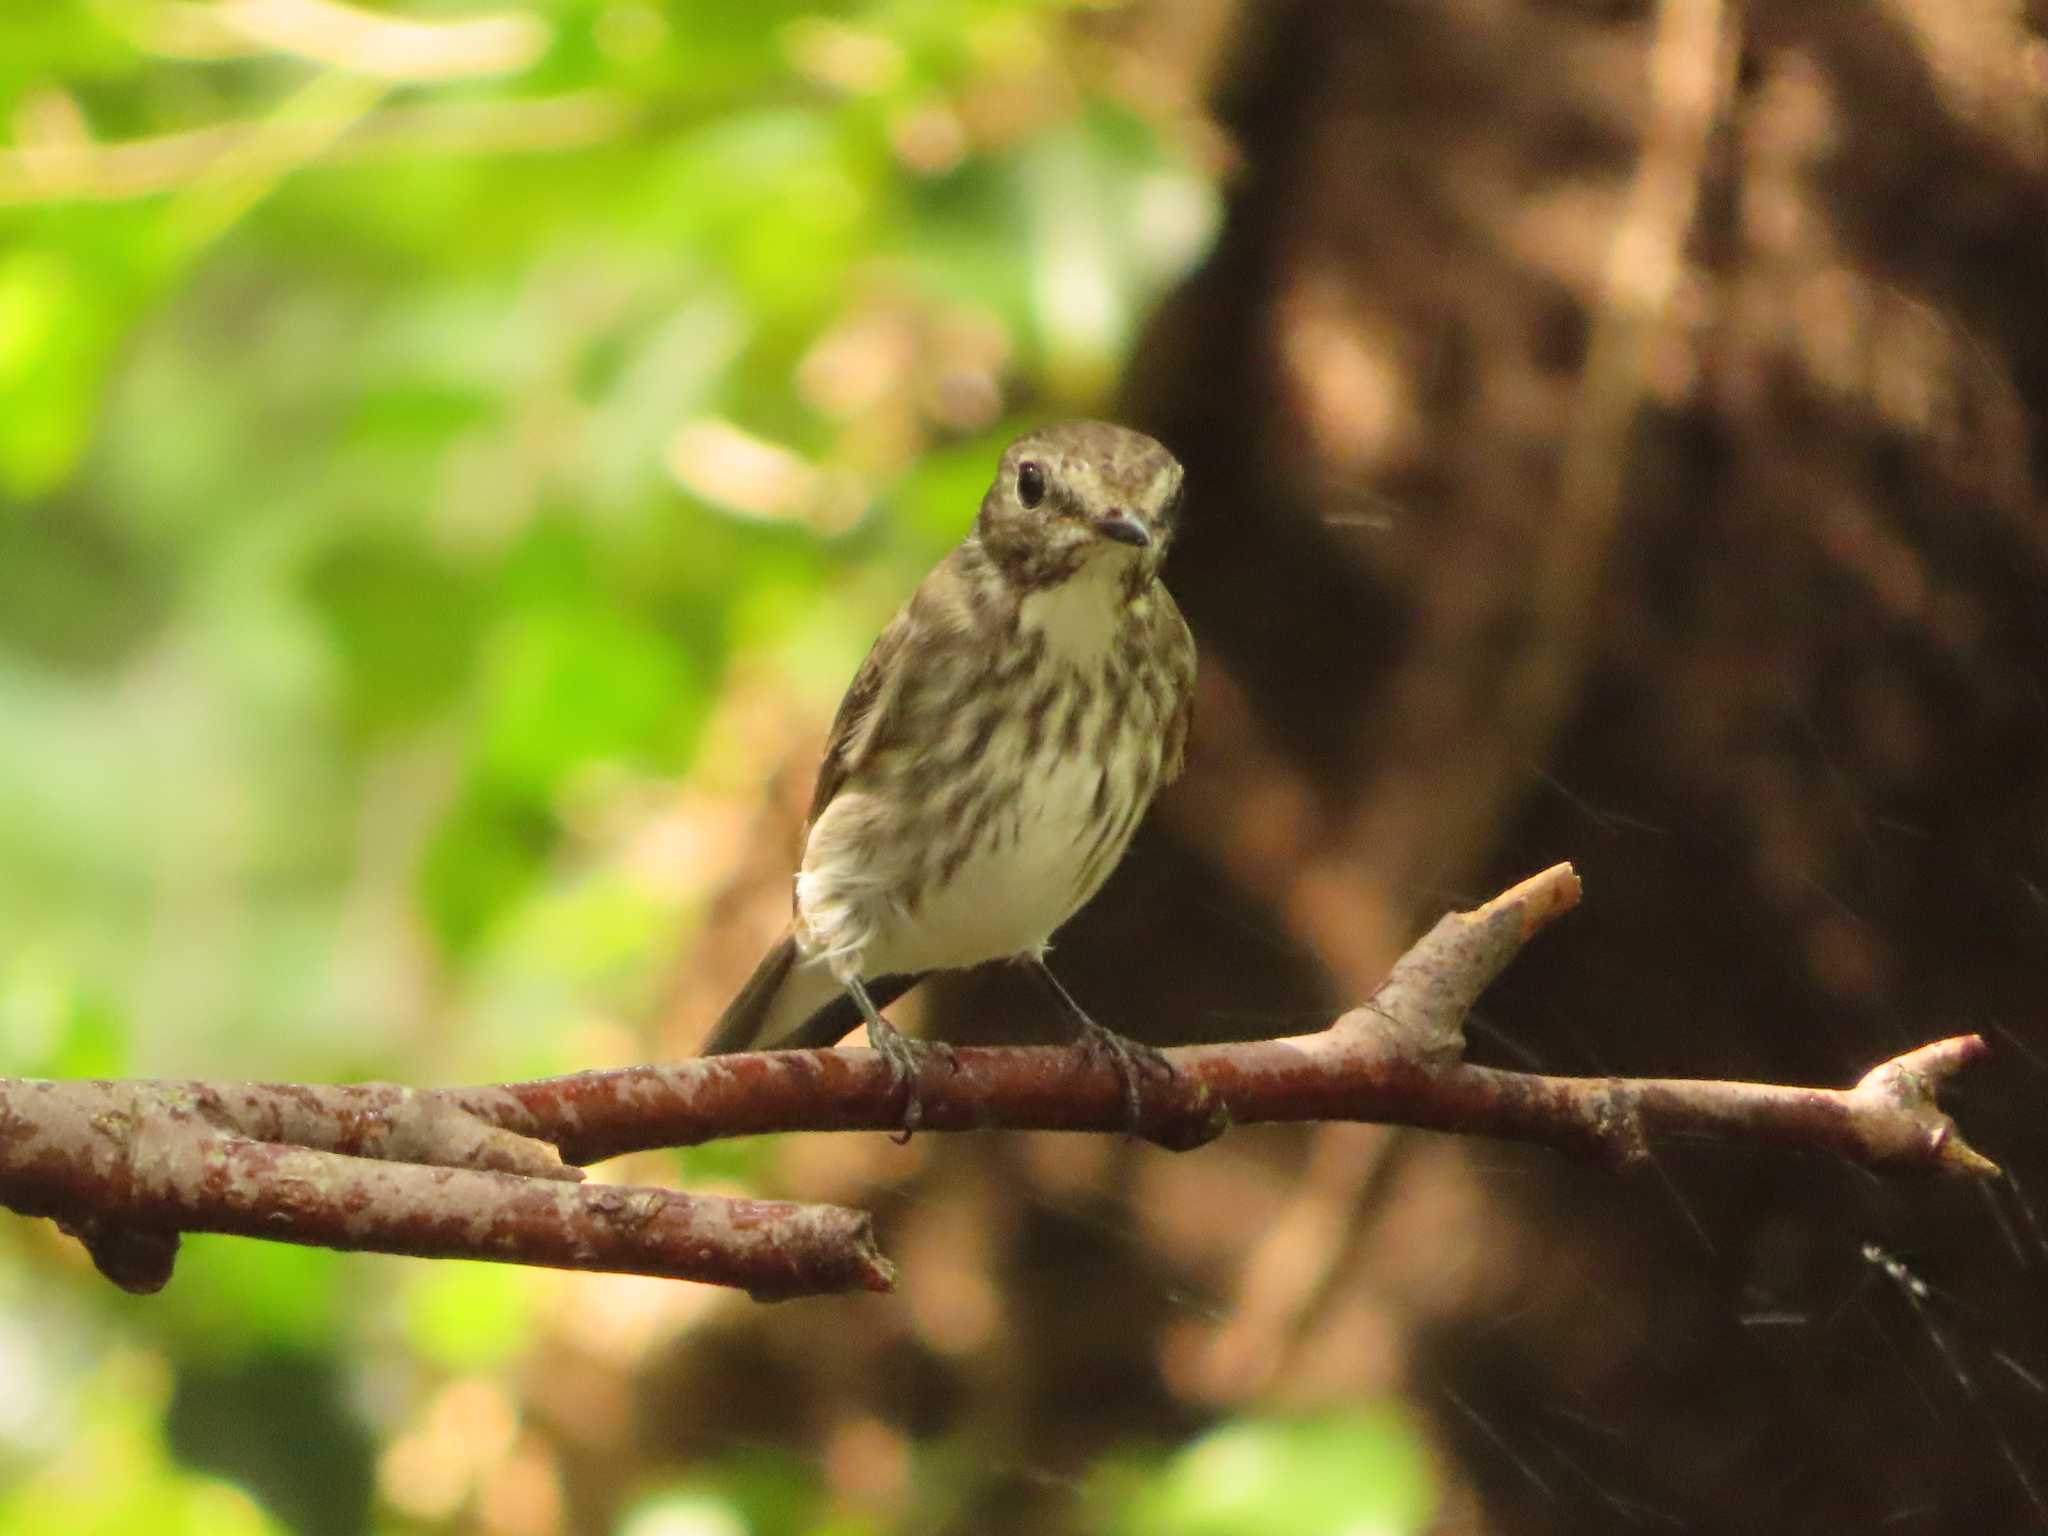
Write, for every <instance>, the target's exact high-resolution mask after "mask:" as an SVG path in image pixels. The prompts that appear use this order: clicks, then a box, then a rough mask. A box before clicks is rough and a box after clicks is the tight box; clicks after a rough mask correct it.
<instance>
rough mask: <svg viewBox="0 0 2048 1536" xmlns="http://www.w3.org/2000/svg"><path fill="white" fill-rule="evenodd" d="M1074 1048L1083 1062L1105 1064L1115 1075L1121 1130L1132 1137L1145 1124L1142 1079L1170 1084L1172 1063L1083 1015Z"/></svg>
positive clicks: (1160, 1054)
mask: <svg viewBox="0 0 2048 1536" xmlns="http://www.w3.org/2000/svg"><path fill="white" fill-rule="evenodd" d="M1074 1049H1075V1050H1076V1051H1077V1052H1079V1053H1080V1054H1081V1056H1082V1058H1083V1059H1084V1060H1087V1061H1089V1062H1090V1063H1093V1062H1098V1061H1100V1062H1106V1063H1107V1064H1108V1066H1109V1069H1110V1070H1111V1071H1112V1072H1114V1073H1116V1079H1117V1082H1118V1083H1119V1084H1120V1085H1122V1087H1123V1092H1124V1129H1125V1130H1126V1131H1128V1132H1130V1133H1132V1134H1133V1135H1135V1134H1136V1133H1137V1130H1138V1128H1139V1127H1140V1126H1141V1125H1143V1124H1144V1123H1145V1096H1144V1089H1143V1082H1144V1079H1145V1078H1147V1077H1156V1078H1158V1079H1159V1080H1160V1081H1162V1082H1171V1081H1172V1080H1173V1063H1172V1062H1170V1061H1168V1060H1167V1059H1166V1055H1165V1053H1164V1052H1163V1051H1160V1050H1158V1049H1157V1048H1156V1047H1153V1046H1149V1045H1147V1044H1145V1043H1144V1041H1142V1040H1133V1039H1131V1038H1130V1037H1129V1036H1128V1035H1120V1034H1118V1033H1117V1032H1116V1031H1115V1030H1113V1029H1105V1028H1104V1027H1103V1026H1102V1025H1100V1024H1098V1023H1096V1022H1095V1021H1094V1020H1093V1019H1091V1018H1089V1017H1087V1016H1086V1015H1085V1014H1084V1015H1082V1018H1081V1032H1080V1033H1079V1034H1078V1035H1076V1036H1075V1037H1074Z"/></svg>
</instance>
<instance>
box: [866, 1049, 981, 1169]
mask: <svg viewBox="0 0 2048 1536" xmlns="http://www.w3.org/2000/svg"><path fill="white" fill-rule="evenodd" d="M868 1044H870V1045H872V1046H873V1047H874V1048H875V1054H876V1055H878V1056H880V1057H881V1058H882V1060H884V1061H885V1062H887V1063H888V1064H889V1076H890V1078H891V1080H892V1081H893V1082H894V1083H895V1084H896V1086H897V1087H899V1088H901V1089H902V1090H903V1129H902V1131H901V1132H899V1133H898V1134H897V1135H896V1137H895V1138H894V1139H895V1141H896V1144H897V1145H898V1146H902V1145H903V1144H904V1143H905V1142H907V1141H909V1140H910V1138H911V1136H912V1134H914V1133H915V1132H916V1130H917V1128H918V1127H919V1126H921V1125H923V1124H924V1098H923V1096H922V1095H921V1094H920V1093H919V1092H918V1083H919V1082H920V1080H921V1079H922V1078H923V1076H924V1069H925V1064H926V1063H927V1062H932V1061H936V1062H939V1063H940V1064H942V1065H943V1066H944V1067H945V1069H946V1070H947V1071H948V1072H956V1071H958V1070H959V1067H960V1060H959V1058H958V1057H957V1056H956V1055H954V1053H953V1047H952V1046H950V1045H947V1044H946V1043H945V1042H944V1041H943V1040H913V1039H911V1038H910V1037H909V1036H908V1035H906V1034H904V1033H903V1032H902V1031H901V1030H899V1029H897V1028H896V1027H895V1026H894V1025H892V1024H890V1023H888V1022H887V1021H886V1020H884V1021H883V1023H882V1027H881V1028H880V1029H879V1030H878V1029H876V1028H875V1027H874V1025H873V1024H872V1023H870V1024H869V1026H868Z"/></svg>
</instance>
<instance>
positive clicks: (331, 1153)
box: [0, 864, 1998, 1296]
mask: <svg viewBox="0 0 2048 1536" xmlns="http://www.w3.org/2000/svg"><path fill="white" fill-rule="evenodd" d="M1578 898H1579V882H1578V877H1577V875H1576V874H1574V873H1573V871H1572V869H1571V867H1570V866H1569V865H1562V864H1561V865H1558V866H1556V867H1555V868H1553V869H1549V870H1546V871H1544V872H1543V873H1542V874H1540V875H1537V876H1535V877H1533V878H1532V879H1529V880H1526V881H1524V882H1523V883H1522V884H1520V885H1518V886H1516V887H1515V888H1514V889H1512V890H1510V891H1508V892H1506V893H1504V894H1503V895H1501V896H1499V897H1496V898H1495V899H1494V900H1493V901H1490V902H1488V903H1487V904H1486V905H1485V906H1483V907H1480V908H1478V909H1477V910H1475V911H1472V912H1467V913H1453V914H1451V915H1449V916H1447V917H1445V918H1443V919H1442V920H1441V921H1440V922H1439V923H1438V924H1437V925H1436V926H1435V927H1434V928H1433V929H1431V930H1430V932H1429V933H1428V934H1426V935H1425V936H1424V937H1423V938H1422V939H1421V940H1420V941H1419V942H1418V943H1417V944H1416V945H1415V946H1414V947H1413V948H1412V949H1410V950H1409V951H1408V953H1407V954H1406V955H1404V956H1403V957H1402V958H1401V960H1400V961H1399V962H1398V963H1397V964H1396V965H1395V967H1394V969H1393V971H1392V972H1391V973H1390V974H1389V975H1388V977H1387V979H1386V981H1385V982H1384V983H1382V984H1381V986H1380V987H1379V989H1378V990H1377V991H1376V992H1375V993H1374V995H1373V997H1372V998H1371V999H1370V1000H1369V1001H1368V1002H1366V1003H1365V1004H1363V1005H1361V1006H1360V1007H1358V1008H1354V1009H1352V1010H1351V1011H1350V1012H1349V1013H1346V1014H1345V1015H1343V1016H1342V1017H1341V1018H1339V1019H1337V1020H1336V1021H1335V1022H1334V1023H1333V1024H1331V1025H1330V1026H1329V1027H1328V1028H1327V1029H1324V1030H1322V1031H1320V1032H1318V1033H1316V1034H1312V1035H1305V1036H1300V1037H1297V1038H1293V1039H1287V1040H1268V1041H1251V1042H1246V1043H1240V1044H1230V1045H1206V1046H1186V1047H1181V1048H1179V1049H1176V1050H1171V1051H1168V1052H1166V1053H1165V1054H1166V1057H1167V1059H1168V1061H1170V1062H1171V1063H1172V1066H1173V1075H1172V1076H1171V1078H1166V1079H1157V1080H1153V1081H1151V1082H1148V1083H1147V1084H1146V1086H1145V1092H1144V1095H1143V1106H1142V1110H1141V1113H1140V1116H1139V1123H1138V1124H1137V1125H1135V1126H1132V1125H1130V1124H1129V1123H1128V1122H1127V1119H1126V1109H1125V1104H1124V1098H1123V1093H1122V1088H1121V1084H1120V1083H1119V1081H1118V1079H1117V1076H1116V1074H1115V1072H1114V1071H1113V1070H1111V1068H1110V1067H1109V1065H1108V1064H1107V1063H1106V1062H1104V1061H1102V1060H1101V1059H1100V1058H1099V1057H1096V1056H1091V1055H1089V1054H1087V1053H1085V1052H1082V1051H1076V1050H1073V1049H1069V1048H1066V1047H1004V1048H965V1049H961V1050H959V1051H957V1052H956V1053H955V1059H954V1065H953V1066H952V1067H951V1068H950V1069H948V1068H947V1067H945V1066H944V1065H935V1066H933V1067H931V1068H929V1069H928V1070H927V1071H926V1073H925V1079H924V1081H923V1082H922V1084H920V1092H921V1095H922V1100H923V1111H924V1120H923V1124H924V1126H925V1128H926V1129H928V1130H933V1131H949V1130H951V1131H959V1130H983V1129H995V1128H1001V1129H1011V1130H1067V1131H1126V1130H1128V1131H1132V1132H1133V1133H1134V1134H1137V1135H1141V1136H1144V1137H1146V1138H1147V1139H1149V1140H1152V1141H1156V1142H1158V1143H1160V1144H1161V1145H1164V1146H1168V1147H1174V1148H1188V1147H1194V1146H1198V1145H1200V1144H1201V1143H1203V1142H1205V1141H1208V1140H1210V1139H1212V1138H1213V1137H1215V1136H1217V1135H1219V1134H1221V1133H1222V1131H1223V1130H1224V1129H1225V1128H1226V1127H1228V1126H1229V1125H1231V1124H1249V1123H1253V1122H1258V1121H1283V1120H1296V1121H1299V1120H1356V1121H1373V1122H1381V1123H1387V1124H1399V1125H1412V1126H1422V1127H1427V1128H1429V1129H1433V1130H1443V1131H1454V1132H1459V1133H1462V1134H1467V1135H1484V1136H1494V1137H1503V1138H1508V1139H1512V1140H1519V1141H1531V1142H1538V1143H1541V1144H1544V1145H1547V1146H1552V1147H1556V1148H1558V1149H1560V1150H1563V1151H1566V1152H1571V1153H1575V1154H1578V1155H1581V1156H1589V1157H1593V1158H1596V1159H1600V1160H1602V1161H1605V1162H1608V1163H1611V1164H1616V1165H1626V1164H1629V1163H1632V1162H1635V1161H1637V1160H1638V1159H1640V1158H1642V1157H1643V1156H1644V1155H1645V1154H1646V1152H1647V1149H1648V1145H1649V1142H1650V1141H1651V1139H1652V1138H1656V1137H1664V1136H1688V1135H1689V1136H1700V1135H1707V1136H1717V1137H1723V1138H1729V1139H1741V1140H1749V1141H1759V1142H1768V1143H1773V1144H1777V1145H1782V1146H1788V1147H1804V1148H1808V1149H1812V1150H1819V1151H1826V1152H1833V1153H1836V1154H1837V1155H1839V1156H1842V1157H1845V1158H1848V1159H1850V1160H1851V1161H1854V1162H1857V1163H1861V1164H1863V1165H1865V1166H1868V1167H1871V1168H1876V1169H1881V1170H1885V1171H1892V1172H1909V1171H1942V1172H1951V1173H1967V1174H1973V1175H1979V1176H1983V1175H1995V1174H1997V1172H1998V1169H1997V1166H1996V1165H1995V1164H1993V1163H1992V1162H1990V1161H1989V1160H1988V1159H1986V1158H1984V1157H1982V1156H1981V1155H1979V1154H1978V1153H1977V1152H1976V1151H1975V1150H1974V1149H1972V1148H1971V1147H1970V1146H1969V1144H1968V1143H1967V1142H1966V1141H1965V1140H1964V1139H1963V1137H1962V1135H1961V1134H1960V1132H1959V1131H1958V1130H1957V1129H1956V1126H1955V1122H1954V1121H1952V1120H1951V1119H1950V1118H1949V1117H1948V1116H1947V1115H1946V1114H1945V1113H1943V1112H1942V1110H1941V1108H1940V1107H1939V1105H1938V1104H1937V1102H1936V1091H1937V1090H1938V1088H1939V1087H1940V1086H1941V1084H1942V1083H1943V1082H1945V1081H1946V1080H1947V1079H1948V1078H1949V1077H1950V1076H1951V1075H1953V1074H1954V1073H1955V1072H1957V1071H1958V1070H1960V1069H1961V1068H1962V1067H1964V1066H1966V1065H1967V1064H1969V1063H1970V1062H1972V1061H1975V1060H1977V1059H1979V1058H1980V1057H1982V1056H1984V1055H1985V1054H1987V1048H1986V1046H1985V1044H1984V1041H1983V1040H1982V1039H1981V1038H1980V1037H1979V1036H1976V1035H1963V1036H1958V1037H1956V1038H1954V1039H1949V1040H1941V1041H1937V1042H1935V1043H1933V1044H1930V1045H1924V1046H1921V1047H1920V1048H1919V1049H1917V1050H1914V1051H1909V1052H1907V1053H1906V1054H1905V1055H1903V1056H1899V1057H1896V1058H1894V1059H1893V1060H1890V1061H1887V1062H1884V1063H1882V1064H1881V1065H1879V1066H1877V1067H1875V1068H1873V1069H1872V1070H1871V1071H1869V1072H1868V1073H1866V1074H1865V1075H1864V1076H1863V1077H1862V1079H1861V1080H1859V1081H1858V1082H1857V1083H1856V1084H1855V1085H1854V1086H1853V1087H1850V1088H1841V1089H1835V1088H1797V1087H1787V1086H1781V1085H1778V1084H1771V1083H1743V1082H1719V1081H1710V1080H1705V1079H1688V1078H1614V1077H1605V1078H1574V1077H1550V1076H1544V1075H1539V1074H1535V1073H1526V1072H1506V1071H1500V1070H1497V1069H1494V1068H1490V1067H1476V1066H1471V1065H1468V1064H1466V1063H1464V1062H1463V1061H1462V1059H1461V1058H1462V1055H1463V1047H1464V1020H1465V1016H1466V1014H1467V1013H1468V1012H1469V1011H1470V1009H1471V1007H1472V1005H1473V1003H1474V1002H1476V1001H1477V999H1478V997H1479V995H1480V994H1481V993H1482V992H1483V991H1484V990H1485V988H1486V987H1487V986H1488V984H1490V983H1491V982H1492V980H1493V979H1494V977H1496V976H1497V975H1499V973H1500V971H1501V970H1502V968H1503V967H1505V966H1506V965H1507V963H1508V962H1509V961H1510V960H1512V959H1513V958H1514V956H1515V955H1516V953H1518V952H1519V951H1520V949H1521V947H1522V946H1523V945H1524V944H1525V943H1527V942H1528V940H1529V939H1530V938H1531V937H1532V936H1533V935H1534V934H1535V933H1536V932H1537V930H1538V929H1540V928H1541V927H1542V926H1543V925H1544V924H1546V923H1548V922H1549V921H1550V920H1551V919H1552V918H1554V917H1557V916H1559V915H1560V914H1562V913H1564V912H1567V911H1569V910H1570V909H1571V908H1572V907H1573V906H1575V905H1576V904H1577V902H1578ZM902 1109H903V1106H902V1099H901V1092H900V1090H899V1089H898V1087H897V1085H896V1084H895V1082H894V1081H893V1079H892V1078H891V1076H890V1073H889V1069H888V1067H887V1065H886V1064H885V1063H884V1062H883V1061H882V1060H881V1059H880V1058H879V1057H878V1056H877V1055H876V1054H875V1053H874V1052H873V1051H870V1050H862V1049H844V1050H822V1051H778V1052H767V1053H758V1054H753V1055H740V1056H725V1057H718V1058H713V1059H708V1060H696V1061H686V1062H678V1063H675V1064H673V1065H668V1066H655V1067H634V1068H628V1069H625V1070H621V1071H612V1072H589V1073H581V1074H578V1075H576V1076H573V1077H562V1078H552V1079H547V1080H543V1081H539V1082H529V1083H512V1084H505V1085H499V1086H491V1087H479V1088H466V1089H449V1090H442V1091H422V1090H417V1089H410V1088H403V1087H398V1086H396V1085H392V1084H384V1083H369V1084H358V1085H350V1086H334V1087H316V1086H299V1085H266V1084H239V1085H219V1084H207V1083H133V1082H129V1083H106V1082H68V1083H53V1082H39V1081H25V1080H19V1079H15V1080H6V1079H0V1203H5V1204H7V1205H9V1206H11V1207H13V1208H14V1209H15V1210H17V1211H20V1212H22V1213H24V1214H27V1215H44V1216H54V1217H55V1218H56V1219H57V1220H58V1221H59V1222H60V1223H61V1224H62V1225H64V1226H65V1227H66V1229H67V1230H70V1231H73V1232H76V1233H77V1234H78V1235H79V1236H80V1237H81V1238H83V1240H84V1241H85V1242H86V1244H87V1246H88V1248H89V1249H90V1250H91V1251H92V1254H93V1257H94V1260H95V1262H96V1263H98V1264H99V1266H100V1268H101V1269H102V1271H103V1272H105V1273H106V1274H107V1275H108V1276H109V1278H111V1279H113V1280H115V1281H116V1283H118V1284H122V1285H124V1286H127V1287H128V1288H130V1289H135V1290H154V1289H156V1288H157V1287H159V1286H161V1285H162V1284H163V1283H164V1281H165V1280H167V1279H168V1278H169V1275H170V1269H171V1262H172V1259H173V1257H174V1255H175V1252H176V1245H177V1234H178V1233H180V1232H230V1233H237V1234H240V1235H243V1236H248V1237H267V1238H274V1239H278V1240H281V1241H286V1242H300V1243H313V1244H317V1245H320V1246H324V1247H334V1248H351V1249H373V1250H376V1251H379V1252H387V1253H406V1254H415V1255H419V1256H422V1257H462V1258H475V1259H498V1260H504V1261H509V1262H514V1263H526V1264H543V1265H551V1266H556V1267H563V1268H577V1269H602V1270H615V1271H622V1272H626V1273H634V1274H650V1275H663V1276H668V1277H672V1278H677V1279H692V1280H702V1281H706V1282H709V1283H712V1284H719V1285H732V1286H739V1287H741V1288H744V1289H746V1290H749V1291H751V1292H753V1293H755V1294H756V1295H762V1296H785V1295H799V1294H812V1293H818V1292H828V1291H843V1290H853V1289H858V1288H867V1289H870V1290H882V1289H887V1288H888V1287H889V1285H890V1284H891V1283H892V1279H893V1272H892V1270H891V1269H890V1267H889V1264H888V1261H887V1260H885V1259H883V1258H882V1257H881V1256H880V1254H879V1253H878V1252H877V1251H876V1249H875V1247H874V1242H873V1234H872V1230H871V1227H870V1225H869V1222H868V1219H867V1217H866V1216H865V1215H863V1214H861V1213H859V1212H856V1211H850V1210H846V1209H843V1208H839V1207H832V1206H799V1205H791V1204H787V1203H783V1202H776V1201H762V1200H728V1199H721V1198H716V1197H710V1196H693V1195H687V1194H678V1193H675V1192H673V1191H666V1190H657V1189H639V1188H626V1187H622V1186H614V1185H591V1184H584V1183H580V1182H579V1181H580V1179H581V1177H582V1175H581V1172H580V1170H579V1169H577V1168H575V1167H572V1166H569V1165H571V1164H579V1163H588V1162H595V1161H598V1160H600V1159H602V1158H607V1157H615V1156H617V1155H619V1154H620V1153H624V1152H632V1151H641V1150H647V1149H651V1148H657V1147H669V1146H683V1145H689V1144H693V1143H697V1142H703V1141H710V1140H714V1139H717V1138H720V1137H727V1136H742V1135H751V1134H758V1133H761V1132H769V1131H799V1130H813V1131H816V1130H893V1129H895V1128H896V1126H897V1125H898V1124H899V1123H900V1122H901V1118H902Z"/></svg>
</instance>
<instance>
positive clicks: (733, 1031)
mask: <svg viewBox="0 0 2048 1536" xmlns="http://www.w3.org/2000/svg"><path fill="white" fill-rule="evenodd" d="M924 974H925V973H924V972H922V971H918V972H915V973H911V974H904V975H895V976H877V977H874V978H872V979H871V980H870V981H869V982H868V984H867V988H868V997H869V998H870V999H871V1000H872V1001H873V1003H874V1005H875V1006H876V1007H877V1008H886V1007H888V1006H889V1005H890V1004H891V1003H893V1002H895V1001H896V999H897V998H899V997H901V996H902V995H903V994H904V993H906V992H908V991H909V990H910V989H911V988H912V987H914V986H916V985H917V984H918V983H919V982H920V981H922V980H923V979H924ZM860 1024H861V1019H860V1010H859V1009H858V1008H856V1007H855V1006H854V1002H853V999H852V998H851V997H850V996H848V995H847V992H846V989H845V988H844V987H843V986H841V985H840V984H839V983H838V982H837V981H835V980H834V979H833V977H832V972H831V971H830V970H829V969H828V968H827V967H826V966H825V965H824V963H823V962H821V961H818V960H805V959H804V958H803V957H802V956H801V955H799V954H798V953H797V947H796V935H795V934H794V933H785V934H784V935H783V936H782V939H781V941H780V942H779V943H777V944H776V945H775V946H774V948H772V949H770V950H769V951H768V953H767V954H765V955H763V956H762V957H761V963H760V964H759V965H757V966H755V967H754V974H753V975H751V976H749V977H748V978H747V984H746V985H745V986H743V987H741V988H740V991H739V996H737V997H735V998H734V999H733V1000H732V1001H731V1002H730V1003H728V1004H727V1005H726V1008H725V1012H724V1013H722V1014H720V1015H719V1016H718V1022H717V1023H716V1024H714V1025H713V1026H712V1027H711V1033H710V1034H709V1035H707V1036H706V1037H705V1040H704V1046H703V1049H702V1050H701V1051H699V1052H698V1054H699V1055H701V1056H729V1055H731V1054H732V1053H733V1052H734V1051H804V1050H817V1049H821V1048H823V1047H825V1046H828V1045H836V1044H837V1043H838V1042H839V1041H841V1040H844V1039H845V1038H846V1037H847V1036H848V1035H850V1034H852V1033H853V1032H854V1031H855V1030H856V1029H859V1028H860Z"/></svg>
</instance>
